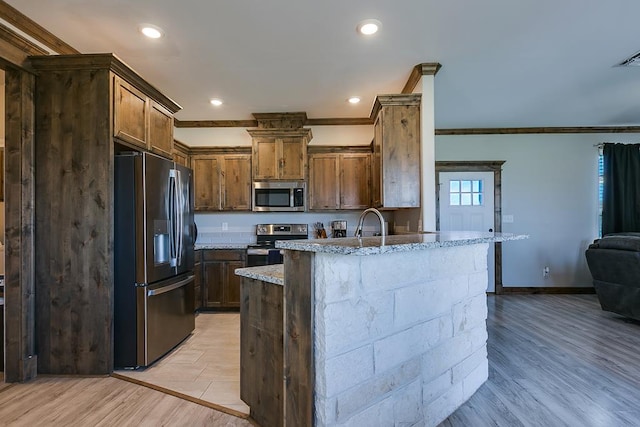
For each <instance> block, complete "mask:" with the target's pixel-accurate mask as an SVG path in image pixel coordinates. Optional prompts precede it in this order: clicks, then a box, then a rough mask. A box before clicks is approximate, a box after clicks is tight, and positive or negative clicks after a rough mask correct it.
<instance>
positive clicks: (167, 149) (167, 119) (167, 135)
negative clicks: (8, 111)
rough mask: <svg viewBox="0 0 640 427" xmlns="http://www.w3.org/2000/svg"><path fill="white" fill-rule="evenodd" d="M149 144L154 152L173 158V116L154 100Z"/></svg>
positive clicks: (150, 110)
mask: <svg viewBox="0 0 640 427" xmlns="http://www.w3.org/2000/svg"><path fill="white" fill-rule="evenodd" d="M149 146H150V148H151V151H153V152H154V153H156V154H159V155H161V156H164V157H167V158H169V159H171V158H173V116H172V115H171V113H170V112H169V111H168V110H167V109H166V108H164V107H163V106H162V105H160V104H158V103H157V102H154V101H151V107H150V109H149Z"/></svg>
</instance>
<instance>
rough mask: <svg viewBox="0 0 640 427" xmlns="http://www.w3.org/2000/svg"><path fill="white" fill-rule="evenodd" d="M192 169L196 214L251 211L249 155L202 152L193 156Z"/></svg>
mask: <svg viewBox="0 0 640 427" xmlns="http://www.w3.org/2000/svg"><path fill="white" fill-rule="evenodd" d="M246 151H249V149H248V148H247V149H246ZM212 152H216V151H214V150H212ZM191 167H192V168H193V181H194V187H195V191H194V194H195V202H194V203H195V210H196V211H249V210H251V155H250V154H248V153H246V154H244V153H238V152H234V153H228V154H223V153H219V152H218V154H203V153H202V152H199V153H198V154H193V155H192V157H191Z"/></svg>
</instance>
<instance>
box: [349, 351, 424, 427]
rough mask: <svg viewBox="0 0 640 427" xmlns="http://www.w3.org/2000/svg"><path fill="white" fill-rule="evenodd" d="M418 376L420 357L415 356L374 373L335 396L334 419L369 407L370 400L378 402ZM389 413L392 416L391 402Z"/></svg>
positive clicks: (350, 415) (351, 414)
mask: <svg viewBox="0 0 640 427" xmlns="http://www.w3.org/2000/svg"><path fill="white" fill-rule="evenodd" d="M418 378H420V359H419V358H416V359H413V360H410V361H408V362H406V363H404V364H402V365H400V366H397V367H396V368H394V369H392V370H389V371H387V372H384V373H383V374H381V375H376V376H375V377H374V378H372V379H370V380H369V381H366V382H364V383H361V384H360V385H358V386H356V387H352V388H350V389H349V390H347V391H345V392H343V393H341V394H339V395H338V396H336V399H337V406H336V410H337V412H336V421H337V422H345V421H346V420H348V419H350V418H351V417H352V416H353V415H355V414H357V413H359V412H362V411H363V410H364V409H365V408H367V407H369V406H370V405H371V404H372V402H379V401H382V400H384V399H386V398H387V397H388V396H390V395H391V394H393V393H395V392H397V390H399V389H401V388H402V387H404V386H405V385H407V384H409V383H411V382H413V381H415V380H416V379H418ZM390 413H391V416H392V417H393V404H392V403H391V406H390ZM353 425H355V424H353ZM361 425H367V424H361ZM372 425H380V424H372ZM391 425H393V424H391Z"/></svg>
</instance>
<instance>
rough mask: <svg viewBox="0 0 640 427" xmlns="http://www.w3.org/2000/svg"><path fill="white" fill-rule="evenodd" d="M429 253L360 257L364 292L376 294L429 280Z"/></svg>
mask: <svg viewBox="0 0 640 427" xmlns="http://www.w3.org/2000/svg"><path fill="white" fill-rule="evenodd" d="M431 253H432V251H420V252H399V253H391V254H385V255H381V256H377V255H373V256H364V257H361V260H362V262H361V269H362V273H361V274H362V283H363V284H365V286H366V288H365V289H364V290H365V291H367V292H378V291H383V290H388V289H395V288H399V287H404V286H407V285H410V284H412V283H415V282H424V281H425V280H429V279H430V273H429V271H430V265H431V262H430V258H431Z"/></svg>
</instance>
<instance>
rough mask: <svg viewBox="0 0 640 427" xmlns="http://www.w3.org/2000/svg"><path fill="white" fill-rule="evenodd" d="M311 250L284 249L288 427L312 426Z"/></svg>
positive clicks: (312, 274) (312, 259)
mask: <svg viewBox="0 0 640 427" xmlns="http://www.w3.org/2000/svg"><path fill="white" fill-rule="evenodd" d="M314 256H315V254H314V253H312V252H300V251H289V250H287V251H285V255H284V271H285V277H286V278H287V282H286V283H285V285H284V295H285V301H286V304H285V314H284V319H285V334H284V354H285V356H284V360H285V362H284V378H285V420H286V424H287V425H288V426H312V425H313V422H314V405H313V397H314V395H313V390H314V388H315V382H314V378H315V372H314V358H313V351H314V350H313V319H312V317H313V305H314V298H313V293H314V291H313V287H314V283H313V278H314V270H313V262H314Z"/></svg>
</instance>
